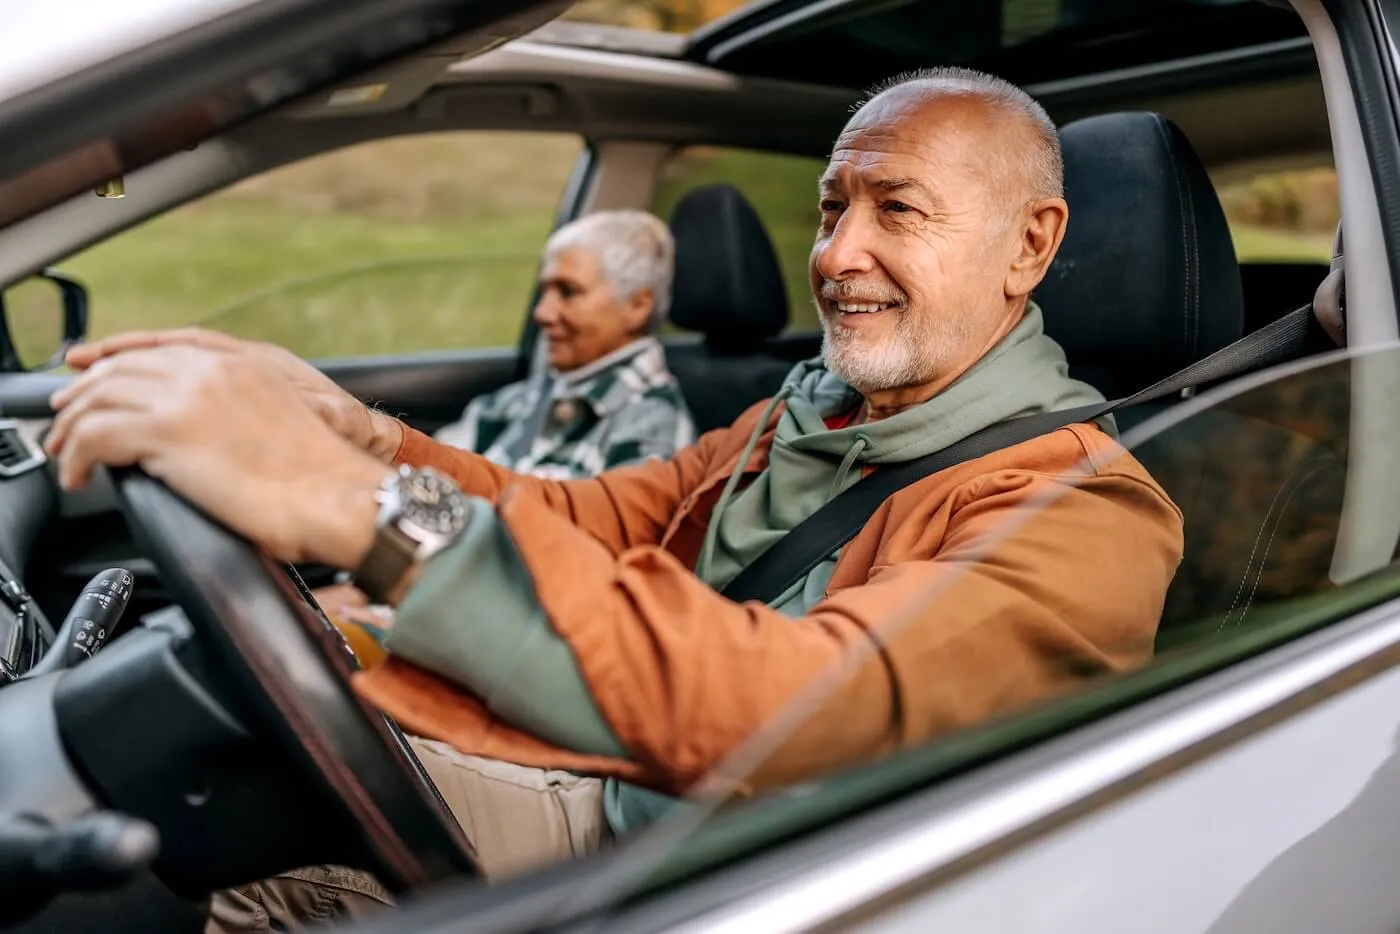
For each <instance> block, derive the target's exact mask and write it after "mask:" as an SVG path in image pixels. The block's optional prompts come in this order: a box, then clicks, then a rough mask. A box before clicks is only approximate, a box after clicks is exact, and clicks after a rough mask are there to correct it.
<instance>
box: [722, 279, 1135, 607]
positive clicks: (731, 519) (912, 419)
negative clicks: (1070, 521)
mask: <svg viewBox="0 0 1400 934" xmlns="http://www.w3.org/2000/svg"><path fill="white" fill-rule="evenodd" d="M860 401H861V397H860V394H859V393H858V392H857V391H856V390H855V389H853V388H851V386H849V385H848V384H847V383H846V382H845V381H843V380H842V379H841V378H840V377H838V376H836V375H835V374H834V373H832V372H831V371H829V370H827V369H826V367H825V366H824V365H823V364H822V362H821V360H820V359H816V360H809V361H806V362H804V363H800V364H798V365H797V366H796V367H795V368H794V369H793V371H792V372H791V373H790V374H789V375H788V377H787V379H786V380H785V382H784V384H783V388H782V390H781V391H780V392H779V393H778V395H776V396H775V397H774V399H773V402H772V405H771V406H770V412H769V414H768V415H765V417H763V418H761V419H760V420H759V421H758V423H757V424H756V425H755V427H754V435H753V436H752V437H751V438H750V448H749V450H752V447H753V445H754V444H756V443H757V441H758V439H759V437H760V436H761V435H762V433H763V431H764V429H765V428H766V426H767V425H768V422H769V419H770V418H771V410H772V409H773V408H775V407H776V406H777V405H778V404H780V403H781V402H786V403H787V407H786V409H785V410H784V411H783V413H782V415H781V416H780V417H779V419H778V425H777V430H776V432H775V434H774V437H773V443H772V448H771V449H770V451H769V460H768V467H767V469H765V470H764V471H763V472H762V473H761V474H760V475H759V476H758V477H757V478H756V479H755V480H754V482H753V483H752V484H750V485H749V486H748V487H747V488H746V489H744V490H743V491H742V492H740V493H739V494H738V495H734V488H735V487H736V486H737V480H738V477H737V476H735V477H733V478H731V481H732V482H731V483H729V484H727V485H726V487H725V490H724V493H723V494H722V495H721V497H720V499H719V501H718V502H717V503H716V504H715V509H714V512H713V513H712V514H711V517H710V527H709V530H708V534H707V536H706V542H705V547H704V549H703V550H702V553H701V557H700V561H699V563H698V564H697V566H696V573H697V574H698V575H700V577H701V578H702V579H703V580H705V581H706V582H707V583H709V584H710V585H711V586H712V587H715V588H716V589H719V588H722V587H724V585H725V584H727V583H728V582H729V581H730V580H732V579H733V578H734V577H735V576H736V575H737V574H738V573H739V571H740V570H742V569H743V568H744V567H746V566H747V565H748V564H749V563H751V562H752V561H753V560H754V559H755V558H757V557H758V555H760V554H762V553H763V552H764V551H766V550H767V549H768V548H769V547H770V546H771V545H772V544H773V543H775V542H776V541H777V540H778V539H779V538H781V537H782V536H783V535H784V534H786V533H787V532H788V531H789V530H791V529H792V528H793V527H794V526H796V525H797V524H798V523H799V522H802V521H803V520H804V519H806V518H807V517H808V516H810V515H811V514H812V513H814V512H816V511H817V510H818V509H820V508H821V507H822V506H823V505H824V504H825V503H826V502H827V501H828V500H830V499H831V498H832V497H834V496H836V495H837V494H838V493H840V492H842V491H843V490H845V489H846V488H847V487H849V486H851V485H852V484H854V483H855V482H856V481H857V480H859V479H860V477H861V469H860V468H862V467H865V466H875V467H878V466H880V465H884V464H898V463H902V462H904V461H908V460H913V459H914V458H918V457H922V456H924V455H925V454H930V453H932V452H934V451H939V450H942V449H943V448H946V447H948V446H949V445H950V444H955V443H956V442H958V441H961V440H962V439H963V438H965V437H967V436H968V435H971V434H973V433H975V432H977V431H980V430H981V429H983V428H986V427H987V426H989V425H993V424H995V423H997V422H1000V421H1004V420H1006V419H1009V418H1016V417H1018V416H1022V415H1032V414H1035V413H1037V412H1049V411H1054V410H1057V409H1065V408H1070V407H1072V406H1078V405H1090V404H1094V403H1098V402H1102V401H1104V397H1103V396H1102V395H1101V394H1100V393H1099V392H1098V391H1097V390H1096V389H1094V388H1093V387H1092V386H1089V385H1088V384H1086V383H1081V382H1079V381H1077V380H1074V379H1071V378H1070V376H1069V366H1068V363H1067V362H1066V360H1065V355H1064V351H1063V350H1061V349H1060V346H1059V345H1058V344H1056V343H1055V341H1053V340H1052V339H1051V338H1050V337H1048V336H1047V335H1046V334H1045V327H1044V319H1043V318H1042V316H1041V312H1040V309H1039V308H1038V307H1037V306H1036V305H1035V304H1034V303H1032V304H1031V305H1030V306H1029V307H1028V309H1027V311H1026V315H1025V317H1024V318H1023V319H1022V320H1021V322H1020V323H1019V324H1018V325H1017V326H1016V327H1015V328H1014V329H1013V330H1012V331H1011V332H1010V333H1009V334H1007V335H1006V337H1004V338H1003V339H1002V340H1001V341H1000V342H999V343H998V344H997V345H996V346H995V347H993V348H992V349H991V350H990V351H989V352H988V353H987V354H986V355H984V356H983V357H982V358H981V359H980V360H978V361H977V363H976V364H974V365H973V366H972V367H971V368H969V369H968V371H967V372H966V373H964V374H962V376H960V377H958V379H957V380H955V381H954V382H953V383H951V384H949V385H948V387H947V388H945V389H944V390H943V391H942V392H940V393H939V394H938V395H936V396H934V397H933V398H932V399H929V400H928V401H927V402H924V403H923V404H921V405H917V406H914V407H913V408H910V409H906V410H905V411H903V412H900V413H899V414H898V415H894V416H891V417H889V418H885V419H881V420H879V421H876V422H870V423H866V424H860V425H852V426H850V427H846V428H838V429H835V430H832V429H829V428H827V427H826V423H825V420H826V419H827V418H831V417H833V416H838V415H842V414H844V413H847V412H850V411H852V410H853V409H854V408H855V407H856V406H858V405H859V404H860ZM1105 427H1106V428H1107V429H1108V430H1110V431H1111V430H1112V423H1111V421H1110V422H1109V423H1108V424H1106V425H1105ZM744 460H746V458H745V459H741V461H740V462H741V463H743V462H744ZM835 560H836V555H832V556H831V559H830V560H829V561H828V562H827V564H826V566H825V567H824V568H818V569H816V570H814V571H813V575H814V577H809V578H808V581H807V582H806V585H805V586H803V587H801V588H796V589H795V592H790V593H789V594H786V595H784V596H783V597H781V598H779V599H778V600H777V601H774V604H773V605H774V606H775V607H777V608H779V609H781V610H783V611H785V612H791V613H792V615H800V614H801V613H803V612H806V610H807V609H808V608H810V606H811V605H812V604H813V603H815V602H816V601H817V600H819V599H820V598H821V594H822V593H823V592H824V590H825V586H826V581H827V580H829V579H830V576H831V571H832V569H833V568H834V566H835Z"/></svg>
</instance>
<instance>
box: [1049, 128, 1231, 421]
mask: <svg viewBox="0 0 1400 934" xmlns="http://www.w3.org/2000/svg"><path fill="white" fill-rule="evenodd" d="M1060 145H1061V147H1062V148H1063V151H1064V159H1065V199H1066V200H1067V201H1068V202H1069V227H1068V229H1067V230H1066V232H1065V240H1064V243H1063V245H1062V246H1061V247H1060V252H1059V254H1058V255H1057V256H1056V257H1055V261H1054V263H1053V264H1052V265H1051V267H1050V270H1049V272H1048V274H1047V275H1046V277H1045V281H1044V282H1043V283H1041V285H1040V287H1039V288H1038V289H1036V293H1035V300H1036V302H1037V303H1038V304H1039V305H1040V307H1041V309H1042V310H1043V311H1044V313H1045V330H1046V332H1047V333H1048V334H1049V335H1050V336H1051V337H1053V338H1054V339H1055V340H1057V341H1058V342H1059V343H1060V345H1061V346H1062V347H1064V349H1065V354H1066V355H1067V356H1068V357H1069V361H1070V367H1071V369H1072V370H1074V371H1076V375H1078V376H1079V377H1080V378H1081V379H1085V380H1088V381H1089V382H1092V383H1094V384H1095V385H1096V386H1097V387H1098V388H1099V390H1100V391H1102V392H1104V393H1106V394H1109V395H1110V396H1112V395H1119V394H1123V393H1125V392H1128V391H1131V390H1134V389H1140V388H1142V387H1144V386H1146V385H1148V384H1149V383H1152V382H1154V381H1156V380H1158V379H1161V378H1162V377H1164V376H1169V375H1170V374H1171V373H1173V372H1175V371H1176V370H1179V369H1181V368H1183V367H1185V366H1187V365H1188V364H1190V363H1193V362H1194V361H1196V360H1199V359H1200V358H1202V357H1204V356H1206V355H1208V354H1210V353H1212V352H1214V351H1216V350H1219V349H1220V348H1221V347H1224V346H1225V345H1227V344H1229V343H1232V342H1233V341H1235V340H1238V339H1239V338H1240V337H1241V336H1242V335H1243V333H1244V300H1243V297H1242V295H1241V290H1240V274H1239V265H1238V264H1237V262H1236V260H1235V247H1234V244H1233V242H1232V241H1231V239H1230V228H1229V227H1228V225H1227V224H1226V221H1225V212H1224V210H1223V209H1222V208H1221V206H1220V199H1219V198H1218V197H1217V196H1216V193H1215V188H1214V186H1212V185H1211V183H1210V178H1209V177H1208V176H1207V175H1206V170H1205V167H1204V166H1203V165H1201V161H1200V159H1199V158H1198V157H1197V156H1196V153H1195V151H1194V150H1193V149H1192V148H1191V144H1190V143H1189V142H1188V141H1187V140H1186V137H1185V136H1184V135H1182V133H1181V131H1180V130H1179V129H1177V127H1176V126H1175V125H1174V124H1173V123H1172V122H1171V121H1170V120H1168V119H1166V118H1165V117H1163V116H1161V115H1160V114H1153V113H1121V114H1107V115H1104V116H1098V117H1089V118H1087V119H1085V120H1079V121H1076V122H1074V123H1070V124H1067V125H1066V126H1064V127H1063V128H1062V129H1061V130H1060Z"/></svg>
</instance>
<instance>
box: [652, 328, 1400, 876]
mask: <svg viewBox="0 0 1400 934" xmlns="http://www.w3.org/2000/svg"><path fill="white" fill-rule="evenodd" d="M1397 386H1400V350H1396V349H1386V350H1381V351H1366V352H1360V351H1357V352H1353V353H1352V354H1351V355H1350V356H1348V355H1345V354H1343V353H1341V352H1337V353H1332V354H1326V355H1322V356H1319V357H1314V358H1311V359H1307V360H1302V361H1298V362H1296V363H1292V364H1287V365H1284V366H1282V367H1277V368H1275V369H1273V370H1271V371H1269V372H1267V373H1264V374H1256V375H1254V376H1251V377H1247V378H1245V379H1241V380H1238V381H1236V382H1235V383H1233V384H1230V385H1228V386H1226V387H1223V388H1220V389H1216V390H1213V391H1211V392H1208V393H1202V394H1200V395H1198V396H1196V397H1194V398H1192V399H1190V400H1187V401H1184V402H1182V403H1180V404H1179V405H1177V406H1176V407H1175V408H1172V409H1170V410H1168V411H1165V412H1160V413H1158V414H1156V415H1155V416H1153V417H1150V418H1148V419H1147V420H1145V421H1143V422H1141V423H1139V424H1133V419H1132V418H1131V417H1129V418H1125V419H1124V421H1125V422H1126V423H1128V424H1130V425H1132V427H1128V428H1127V429H1126V430H1125V431H1124V433H1123V434H1122V436H1121V441H1122V443H1123V444H1124V445H1125V446H1127V447H1129V448H1131V450H1132V451H1133V452H1134V456H1135V457H1136V458H1137V459H1138V460H1139V461H1140V462H1141V463H1142V464H1143V465H1145V466H1147V467H1148V468H1149V469H1150V471H1151V473H1152V476H1153V478H1154V479H1155V480H1156V481H1157V482H1159V483H1160V484H1161V485H1162V486H1163V487H1164V488H1165V489H1166V490H1167V491H1168V492H1169V494H1170V495H1171V497H1172V499H1173V501H1174V502H1175V503H1176V504H1177V506H1178V507H1179V508H1180V509H1181V510H1182V512H1183V514H1184V530H1185V535H1184V538H1185V558H1184V560H1183V562H1182V563H1181V566H1180V568H1179V570H1178V571H1177V574H1176V578H1175V580H1174V581H1173V583H1172V585H1171V588H1170V590H1169V592H1168V595H1167V598H1166V606H1165V608H1164V611H1163V614H1162V617H1161V622H1160V624H1159V627H1158V630H1157V633H1156V638H1155V647H1154V651H1153V653H1152V655H1151V657H1150V658H1146V657H1145V658H1142V659H1141V660H1140V661H1138V662H1133V663H1129V664H1125V665H1123V666H1122V668H1121V670H1119V671H1116V672H1115V671H1110V670H1106V669H1105V670H1102V671H1099V672H1097V673H1094V674H1092V675H1089V676H1086V677H1084V678H1082V679H1081V680H1080V681H1079V682H1078V684H1076V685H1074V686H1073V687H1070V688H1068V689H1066V690H1063V691H1058V692H1049V693H1047V694H1046V695H1045V696H1044V697H1042V698H1040V699H1037V700H1035V701H1034V702H1031V703H1029V704H1025V705H1022V706H1020V707H1018V708H1016V709H1005V710H1001V711H999V712H998V713H997V715H996V716H995V717H994V718H992V719H989V720H986V721H984V722H981V723H978V724H974V725H972V726H970V727H966V728H963V729H958V730H951V731H948V732H945V733H940V734H938V735H935V736H933V737H932V738H930V739H927V740H926V741H923V742H918V743H911V744H908V745H907V746H905V748H903V749H901V750H898V751H893V750H890V751H884V750H881V751H876V750H872V752H871V754H870V755H869V756H868V757H865V759H864V761H861V762H856V763H851V767H850V768H843V769H841V770H837V771H829V772H826V773H823V774H818V775H810V776H806V777H805V778H804V779H803V780H802V781H800V782H799V783H797V784H786V785H780V786H778V787H775V788H773V789H771V790H770V791H768V792H767V793H765V794H761V795H759V796H757V797H754V798H751V799H746V800H742V801H738V802H731V803H733V804H736V805H737V806H734V807H727V808H724V809H722V810H720V811H718V812H714V811H711V810H709V809H710V808H711V807H712V806H713V804H712V803H705V804H704V806H703V807H695V808H692V809H686V808H678V809H676V810H675V811H673V812H672V813H671V814H670V815H669V816H668V817H667V818H665V819H664V820H663V821H662V822H661V823H659V824H657V825H656V826H655V827H654V828H653V829H652V830H650V831H648V835H645V836H643V837H640V838H639V839H638V840H637V842H636V846H637V847H638V850H637V852H639V853H645V854H646V858H647V860H649V861H650V862H649V867H650V868H646V869H645V870H643V869H642V866H641V864H640V863H639V864H638V867H637V868H638V870H639V875H638V876H637V878H638V879H641V878H643V877H645V878H646V879H649V880H650V882H651V883H659V882H664V881H666V880H673V879H675V878H678V877H682V876H685V875H688V874H691V873H693V872H696V871H698V870H699V869H701V868H703V867H706V866H710V865H714V864H715V863H716V862H718V861H728V860H732V859H734V858H735V857H736V856H738V855H740V854H743V853H746V852H750V851H754V850H757V849H761V848H763V847H765V846H767V845H770V844H772V843H773V842H775V841H777V840H780V839H786V838H788V837H789V836H791V835H792V834H794V833H798V832H802V831H804V830H810V829H814V828H817V827H822V826H830V825H831V823H832V822H833V821H836V820H839V819H840V817H841V816H842V815H844V814H853V813H856V812H857V811H859V810H860V809H862V808H865V807H868V806H870V805H871V804H873V803H875V802H877V801H881V800H887V799H889V798H890V797H891V796H893V795H897V794H900V793H901V792H902V791H908V790H912V789H914V788H916V787H927V786H928V784H929V783H930V782H934V781H937V780H939V779H940V778H944V777H948V776H951V775H953V774H956V773H958V772H962V771H966V770H967V769H969V768H972V767H974V766H976V765H978V764H981V763H986V762H989V761H991V760H994V759H996V758H998V757H1000V756H1003V755H1006V754H1008V753H1010V752H1012V751H1016V750H1019V749H1023V748H1026V747H1027V746H1028V745H1031V744H1034V743H1036V742H1039V741H1041V740H1044V739H1048V738H1050V737H1053V736H1056V735H1059V734H1062V733H1065V732H1067V731H1069V730H1072V729H1074V728H1075V727H1078V726H1080V725H1084V724H1087V723H1089V722H1092V721H1094V720H1096V719H1099V718H1102V717H1104V716H1107V715H1109V714H1112V713H1113V712H1115V711H1119V710H1122V709H1124V708H1125V707H1128V706H1131V705H1133V704H1137V703H1139V702H1141V701H1144V700H1146V699H1148V698H1150V697H1153V696H1156V695H1158V694H1161V693H1163V692H1166V691H1169V690H1172V689H1173V688H1176V687H1179V686H1182V685H1184V684H1188V683H1190V682H1191V681H1193V680H1196V679H1199V678H1201V677H1203V676H1205V675H1207V674H1209V673H1211V672H1214V671H1218V670H1220V669H1222V668H1224V667H1227V666H1229V665H1232V664H1235V663H1237V662H1239V661H1242V660H1244V659H1246V658H1249V657H1251V656H1254V655H1257V654H1259V653H1260V652H1263V651H1266V650H1268V649H1270V648H1273V647H1275V646H1278V645H1281V644H1283V643H1285V642H1287V641H1289V640H1292V639H1296V638H1298V637H1300V636H1302V635H1305V634H1307V633H1309V632H1312V631H1315V630H1317V629H1319V628H1321V627H1325V626H1327V625H1330V624H1332V623H1335V622H1337V621H1339V620H1342V619H1344V618H1347V617H1349V616H1350V615H1352V614H1355V613H1357V612H1359V611H1360V610H1362V609H1365V608H1367V607H1370V606H1374V605H1376V604H1378V603H1381V602H1385V601H1388V600H1393V599H1396V598H1397V597H1400V554H1397V550H1396V542H1397V537H1398V536H1400V495H1397V494H1400V489H1396V488H1395V487H1394V483H1393V473H1387V472H1386V471H1385V470H1379V471H1375V472H1374V473H1372V472H1371V469H1357V468H1358V466H1359V465H1364V464H1365V463H1370V464H1371V467H1372V468H1374V466H1375V464H1377V463H1379V464H1381V465H1382V466H1383V465H1385V464H1387V463H1393V460H1394V458H1395V457H1396V456H1397V454H1400V429H1390V428H1387V427H1386V426H1387V425H1389V424H1390V423H1392V422H1393V421H1394V420H1393V419H1389V420H1387V419H1386V418H1385V417H1384V414H1385V413H1386V412H1387V411H1389V410H1390V409H1391V404H1390V403H1389V402H1388V400H1389V399H1390V398H1392V397H1393V393H1394V392H1395V391H1396V388H1397ZM1068 489H1069V487H1068V486H1066V488H1065V490H1066V491H1067V490H1068ZM1053 503H1054V499H1053V498H1051V499H1046V500H1044V501H1040V502H1037V503H1036V504H1035V507H1034V508H1026V509H1022V510H1020V511H1019V512H1018V513H1017V514H1015V515H1013V516H1011V517H1010V518H1009V519H1008V520H1007V521H1006V522H1005V523H1004V528H1000V529H998V530H997V531H996V532H995V533H994V534H993V535H992V536H991V539H992V540H991V541H989V543H988V546H987V547H986V548H985V550H984V551H983V558H982V559H981V562H980V563H981V564H982V566H983V567H984V568H993V569H995V568H997V567H998V566H1000V565H999V561H998V555H999V554H1001V553H1003V551H1004V550H1005V549H1006V547H1007V546H1008V545H1010V544H1011V543H1013V542H1014V541H1015V539H1016V538H1018V537H1020V536H1031V538H1032V540H1038V539H1036V538H1035V537H1036V535H1037V521H1038V516H1039V515H1041V514H1043V512H1045V511H1048V510H1049V509H1050V508H1052V507H1053ZM1063 544H1064V545H1065V547H1071V545H1070V543H1063ZM1045 546H1046V547H1054V546H1053V545H1052V544H1051V543H1049V542H1046V543H1045ZM962 573H969V571H964V572H962ZM950 580H951V581H952V582H950ZM950 580H944V581H942V582H941V583H939V584H937V585H936V586H931V587H930V588H929V590H928V592H927V593H926V594H925V595H924V597H923V603H922V606H921V607H920V608H917V610H916V611H915V612H910V613H904V614H892V616H891V619H890V620H889V621H888V623H887V624H885V625H883V626H882V628H881V630H880V632H879V634H878V636H879V637H878V639H872V640H870V642H868V643H867V642H864V641H862V642H860V643H859V644H858V647H857V648H856V649H854V650H853V654H857V653H859V654H862V655H863V656H864V660H861V659H857V658H851V659H846V660H843V662H842V663H841V666H840V671H837V670H835V667H834V668H833V671H832V678H831V680H830V683H829V684H825V683H824V684H823V685H822V686H821V687H820V688H813V689H812V690H809V691H806V692H803V693H802V694H801V695H799V697H798V698H797V699H796V700H794V701H793V702H792V703H791V704H790V705H789V707H788V708H787V709H786V710H784V711H783V712H782V713H781V714H780V715H779V716H778V717H776V718H774V720H772V721H770V723H769V724H768V725H766V726H765V727H763V728H762V729H761V730H760V731H759V732H758V733H757V734H755V735H754V736H753V737H751V739H750V740H749V742H748V743H746V744H744V745H743V746H741V748H740V749H739V750H738V751H737V752H736V754H735V755H734V756H733V757H732V759H731V761H730V762H728V763H726V764H725V766H723V767H722V768H721V769H720V770H719V771H720V773H721V774H719V775H716V776H712V777H711V782H714V783H717V785H718V786H721V787H734V783H735V782H736V781H743V780H745V779H746V778H747V779H750V780H756V778H757V777H758V776H761V775H762V772H763V769H764V768H768V766H767V764H766V763H767V762H768V757H769V754H770V753H771V752H772V751H773V750H774V749H780V748H781V747H782V744H783V743H784V742H785V741H786V738H787V737H788V736H792V735H795V734H796V732H797V731H799V730H802V729H804V728H805V726H806V725H807V724H808V722H809V721H810V719H811V718H812V717H832V716H837V715H838V714H837V711H835V710H833V709H831V708H830V707H828V706H827V705H826V698H828V697H829V696H830V691H829V690H828V689H829V688H831V687H834V686H835V685H838V684H845V683H850V682H849V681H848V680H847V679H848V678H850V677H851V673H852V671H853V670H858V669H859V667H860V666H861V665H863V664H873V665H880V664H881V662H880V656H879V655H878V651H877V649H876V648H875V644H876V643H878V644H880V645H892V644H896V643H897V642H898V640H899V638H900V632H901V631H902V629H903V628H904V627H907V626H916V625H937V621H938V620H939V619H940V613H939V611H938V607H939V605H940V603H941V602H942V601H945V600H949V599H952V598H953V597H954V596H955V595H956V592H957V591H956V587H955V586H954V583H955V581H956V578H951V579H950ZM926 677H929V678H936V677H937V673H936V672H935V671H929V672H927V674H926ZM890 753H893V754H890ZM703 784H704V783H702V785H703ZM710 787H716V785H715V784H712V785H711V786H710ZM663 853H664V854H669V855H668V856H667V858H666V859H665V860H662V861H660V862H658V861H657V858H658V856H660V855H661V854H663Z"/></svg>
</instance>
